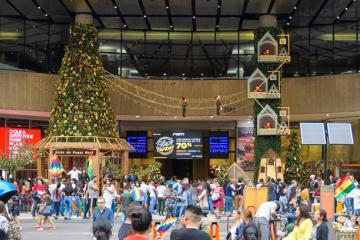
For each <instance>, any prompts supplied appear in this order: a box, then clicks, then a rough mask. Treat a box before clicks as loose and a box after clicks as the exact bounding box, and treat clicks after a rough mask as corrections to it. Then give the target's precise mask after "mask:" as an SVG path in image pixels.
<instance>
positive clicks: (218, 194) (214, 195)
mask: <svg viewBox="0 0 360 240" xmlns="http://www.w3.org/2000/svg"><path fill="white" fill-rule="evenodd" d="M211 199H212V200H213V203H214V207H215V208H216V210H215V215H216V218H217V219H220V218H221V216H220V210H221V209H222V208H223V207H224V189H223V187H222V186H220V185H219V184H218V183H217V182H216V183H215V188H214V189H213V190H212V192H211Z"/></svg>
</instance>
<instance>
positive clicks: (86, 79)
mask: <svg viewBox="0 0 360 240" xmlns="http://www.w3.org/2000/svg"><path fill="white" fill-rule="evenodd" d="M104 74H105V72H104V67H103V65H102V62H101V59H100V53H99V44H98V39H97V31H96V28H95V26H93V25H86V24H74V25H72V26H71V27H70V41H69V44H68V45H67V47H66V49H65V56H64V58H63V60H62V64H61V68H60V72H59V81H58V84H57V90H56V96H55V104H54V107H53V109H52V111H51V118H50V121H49V131H48V135H50V136H104V137H116V131H115V125H114V114H113V110H112V108H111V106H110V99H109V95H108V92H107V86H106V83H105V76H104Z"/></svg>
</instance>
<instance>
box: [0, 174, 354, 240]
mask: <svg viewBox="0 0 360 240" xmlns="http://www.w3.org/2000/svg"><path fill="white" fill-rule="evenodd" d="M67 176H68V177H67V178H62V179H61V180H60V179H52V180H51V182H47V180H46V179H42V178H38V179H36V183H35V184H34V185H33V186H30V187H29V186H26V185H25V184H23V183H19V184H18V183H17V182H16V181H13V184H14V186H16V188H17V189H18V192H17V193H16V194H15V195H14V196H12V197H11V199H10V200H9V201H8V202H7V204H6V206H7V210H6V211H5V210H2V205H1V204H0V210H2V211H3V212H8V213H9V216H7V215H4V214H2V215H1V216H5V217H4V218H1V217H0V229H3V230H4V232H6V231H7V228H6V226H5V225H6V221H8V220H9V219H12V220H13V222H15V223H16V224H17V225H18V226H20V224H21V223H20V221H19V218H18V216H19V214H20V212H22V211H25V210H26V209H27V206H28V202H27V201H29V202H31V214H32V216H33V217H34V219H37V224H36V228H37V229H38V230H39V231H44V226H45V224H46V223H47V222H48V229H50V230H51V229H56V226H55V221H54V219H58V218H59V217H63V218H64V220H67V221H69V220H71V219H74V218H84V219H89V218H92V219H93V221H94V224H93V228H94V229H93V230H94V236H95V238H96V239H98V240H100V239H108V237H109V235H111V229H112V227H113V226H114V222H115V220H114V219H117V218H119V220H118V221H119V222H121V223H122V224H121V227H120V229H119V232H118V239H119V240H122V239H126V240H136V239H147V237H148V236H149V234H150V229H151V228H152V222H153V221H152V218H153V216H154V215H159V216H164V218H165V219H168V218H174V219H177V225H176V226H177V228H178V229H176V230H172V231H171V236H170V239H176V240H181V239H192V238H191V236H197V237H196V239H199V240H201V239H209V222H208V221H207V218H208V217H209V216H210V215H213V218H215V219H221V218H224V219H229V218H231V219H232V222H234V225H233V226H232V227H231V229H230V231H229V233H228V235H227V237H226V239H231V240H243V239H252V240H255V239H261V240H269V239H270V237H271V235H272V231H271V230H272V229H273V230H274V231H275V232H276V234H281V233H279V232H278V231H279V229H276V228H275V227H274V226H275V223H277V224H279V223H280V221H281V219H282V218H284V217H285V218H286V234H284V239H286V240H297V239H309V240H310V239H316V240H326V239H329V229H328V223H327V213H326V211H325V210H324V209H319V207H316V206H318V205H319V204H318V203H319V201H320V188H321V186H323V185H324V184H325V182H324V181H323V180H322V179H321V178H320V177H317V178H316V177H315V176H314V175H311V176H310V179H309V180H310V181H309V182H310V183H309V185H308V186H307V187H306V186H305V187H303V189H300V187H299V185H298V183H297V182H296V181H295V180H293V181H292V182H291V183H289V184H285V183H284V182H282V181H281V179H277V180H275V179H270V178H268V179H266V180H262V179H261V180H260V181H259V182H258V183H257V184H256V185H255V186H254V185H252V184H251V182H248V181H245V180H244V179H241V178H240V179H238V181H228V180H225V181H224V182H223V184H220V183H219V182H218V179H217V178H214V179H208V180H203V181H201V180H194V181H192V182H191V181H190V180H189V179H188V178H184V179H177V178H176V177H173V178H172V179H169V180H166V179H165V178H164V177H161V178H160V180H159V181H158V182H153V181H140V180H138V178H137V176H136V175H134V174H132V175H130V176H125V177H124V178H123V179H122V181H115V180H114V179H112V174H111V173H110V172H109V171H106V173H105V175H104V176H102V178H101V179H100V181H101V184H100V182H98V181H99V180H98V179H97V177H96V176H91V177H89V176H88V175H87V173H86V171H85V170H83V171H79V170H77V169H76V167H74V168H73V169H72V170H71V171H70V172H69V173H68V174H67ZM349 177H350V178H351V179H352V181H353V183H354V184H355V185H356V186H357V187H356V189H354V190H353V191H352V192H351V193H350V194H348V195H347V196H346V197H345V198H344V199H341V200H340V201H341V202H343V203H344V206H345V209H346V212H347V213H348V214H350V215H353V218H352V220H353V222H354V224H355V222H357V221H358V220H360V219H357V218H358V217H360V185H358V184H357V182H356V180H355V179H354V178H353V176H351V175H349ZM337 181H338V179H337V180H336V179H334V178H333V177H332V176H330V177H329V179H328V180H327V181H326V183H327V184H332V185H335V184H336V182H337ZM100 186H101V188H100ZM247 187H257V188H260V187H267V188H268V201H267V202H265V203H263V204H261V205H260V207H259V208H258V209H256V211H255V210H252V209H244V206H243V202H244V193H245V189H246V188H247ZM28 192H29V194H28ZM26 194H28V195H30V197H27V196H26ZM24 201H25V202H24ZM4 206H5V205H4ZM4 209H6V207H4ZM108 225H109V226H108ZM20 230H21V227H20ZM195 230H197V231H195ZM100 232H101V233H100ZM286 235H287V236H286ZM159 239H161V238H159Z"/></svg>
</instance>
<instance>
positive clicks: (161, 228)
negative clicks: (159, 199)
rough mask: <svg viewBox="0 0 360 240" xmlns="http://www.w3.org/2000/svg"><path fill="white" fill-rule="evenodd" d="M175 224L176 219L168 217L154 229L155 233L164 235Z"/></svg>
mask: <svg viewBox="0 0 360 240" xmlns="http://www.w3.org/2000/svg"><path fill="white" fill-rule="evenodd" d="M175 222H176V219H174V218H172V217H169V218H167V219H166V220H165V221H164V222H163V223H162V224H160V225H158V226H157V227H156V231H157V232H158V233H160V234H164V233H166V232H167V231H168V230H169V229H170V228H171V227H172V226H173V225H174V223H175Z"/></svg>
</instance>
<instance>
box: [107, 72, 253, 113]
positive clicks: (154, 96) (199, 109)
mask: <svg viewBox="0 0 360 240" xmlns="http://www.w3.org/2000/svg"><path fill="white" fill-rule="evenodd" d="M107 74H108V75H109V76H110V77H106V82H107V84H108V85H109V86H110V89H111V90H112V91H114V92H115V93H121V94H123V96H125V97H126V98H127V99H130V100H131V101H133V102H136V103H137V104H140V105H142V106H148V107H149V108H150V109H151V110H157V111H159V112H160V113H161V114H164V115H166V116H174V117H176V116H180V115H182V114H179V112H182V110H183V101H182V98H175V97H170V96H166V95H162V94H159V93H157V92H154V91H151V90H148V89H145V88H143V87H140V86H139V85H136V84H134V83H131V82H130V81H129V80H125V79H122V78H120V77H118V76H115V75H113V74H111V73H109V72H107ZM246 93H247V91H246V90H244V91H240V92H236V93H233V94H230V95H225V96H221V109H224V108H230V110H228V111H226V112H222V113H221V115H229V114H231V113H234V112H236V111H239V110H240V109H242V108H246V107H249V106H250V105H252V103H251V102H250V101H248V99H247V97H246ZM218 98H219V95H218V96H216V97H215V98H203V99H186V101H187V106H186V109H187V110H189V111H190V112H194V113H196V114H197V115H200V114H201V113H203V114H202V115H209V113H210V111H214V114H210V115H215V113H216V112H217V110H218V100H217V99H218ZM239 105H240V106H239ZM164 109H166V110H164ZM193 115H194V114H193ZM186 117H187V118H196V117H195V116H191V117H188V116H186Z"/></svg>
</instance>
